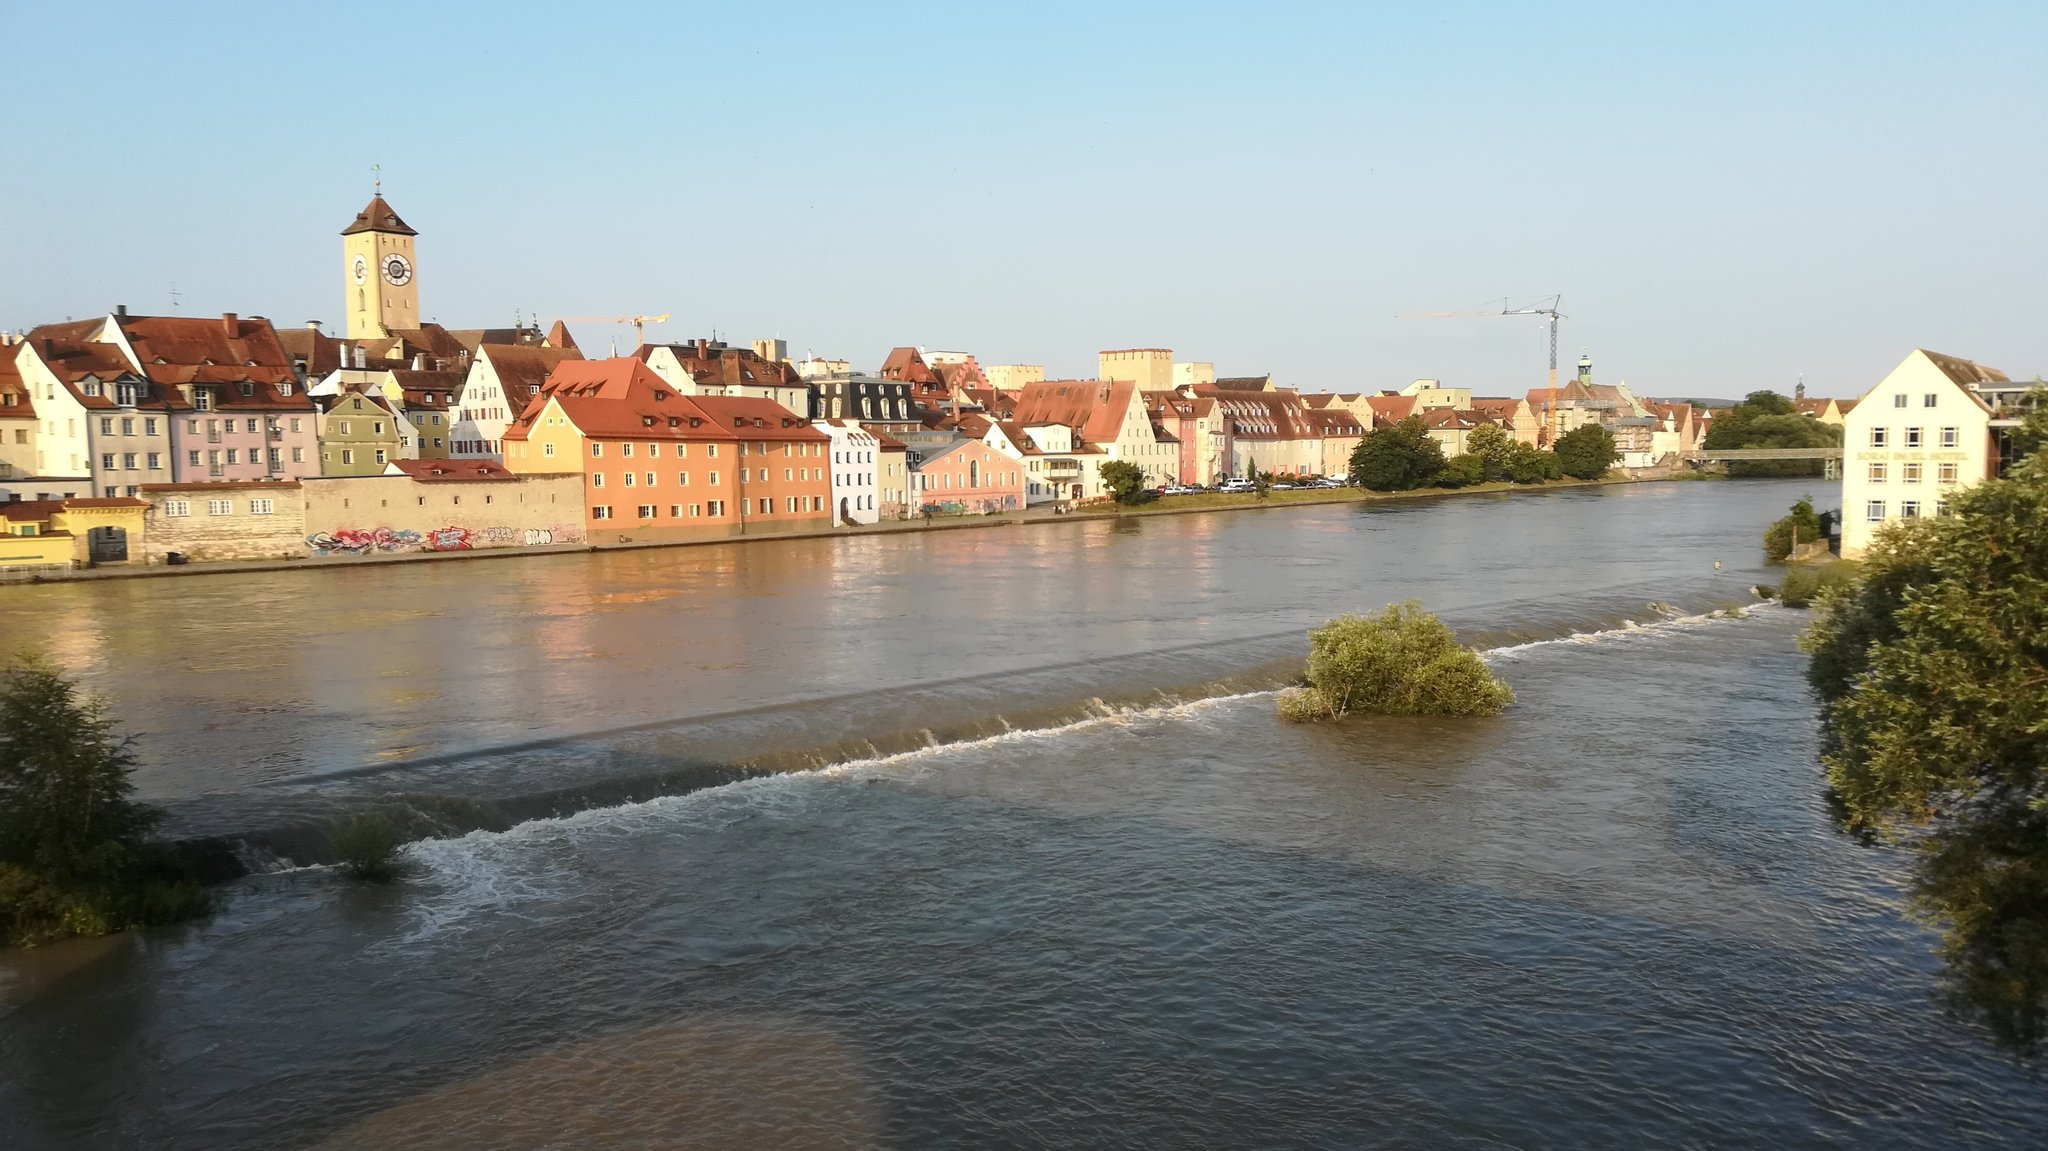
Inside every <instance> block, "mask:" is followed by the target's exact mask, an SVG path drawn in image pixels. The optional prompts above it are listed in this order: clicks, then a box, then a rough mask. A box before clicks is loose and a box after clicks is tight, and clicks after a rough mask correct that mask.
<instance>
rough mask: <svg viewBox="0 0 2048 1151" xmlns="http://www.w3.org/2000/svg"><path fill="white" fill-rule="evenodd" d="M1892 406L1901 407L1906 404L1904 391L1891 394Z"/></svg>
mask: <svg viewBox="0 0 2048 1151" xmlns="http://www.w3.org/2000/svg"><path fill="white" fill-rule="evenodd" d="M1892 406H1893V407H1895V408H1903V407H1905V406H1906V393H1904V392H1900V393H1899V394H1897V395H1895V396H1893V397H1892Z"/></svg>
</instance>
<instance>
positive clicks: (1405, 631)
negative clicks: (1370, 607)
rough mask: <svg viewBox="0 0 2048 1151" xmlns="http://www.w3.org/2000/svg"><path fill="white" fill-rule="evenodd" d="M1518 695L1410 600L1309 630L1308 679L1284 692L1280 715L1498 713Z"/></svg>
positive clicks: (1299, 719)
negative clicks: (1372, 613)
mask: <svg viewBox="0 0 2048 1151" xmlns="http://www.w3.org/2000/svg"><path fill="white" fill-rule="evenodd" d="M1514 700H1515V693H1514V691H1513V689H1511V688H1509V687H1508V685H1507V684H1505V683H1502V682H1501V681H1500V680H1499V679H1498V678H1496V677H1495V676H1494V674H1493V672H1492V670H1491V669H1489V668H1488V667H1487V666H1486V663H1485V661H1483V660H1481V659H1480V658H1479V655H1478V653H1476V652H1474V651H1472V650H1471V649H1469V648H1466V647H1463V646H1461V645H1460V644H1459V643H1458V639H1457V636H1455V635H1453V634H1452V633H1451V629H1450V628H1449V627H1447V626H1445V625H1444V623H1443V621H1442V620H1439V619H1437V618H1436V617H1435V616H1433V615H1431V614H1429V613H1428V612H1426V611H1424V610H1422V605H1421V604H1419V603H1417V602H1415V601H1413V600H1410V601H1408V602H1407V603H1402V604H1391V605H1389V606H1388V607H1387V609H1386V610H1385V611H1383V612H1381V613H1380V614H1379V615H1376V616H1358V615H1346V616H1340V617H1338V618H1337V619H1334V620H1331V621H1330V622H1329V623H1326V624H1324V625H1323V626H1322V627H1319V628H1317V629H1316V630H1315V631H1313V632H1310V633H1309V656H1308V670H1307V672H1306V673H1305V675H1304V676H1303V685H1302V686H1301V687H1298V688H1295V689H1292V690H1290V691H1288V692H1286V693H1283V694H1282V695H1281V697H1280V715H1281V718H1283V719H1287V720H1292V721H1294V722H1298V723H1299V722H1308V721H1311V720H1317V719H1335V718H1338V717H1341V716H1343V715H1346V714H1348V713H1350V712H1353V711H1363V712H1369V713H1373V714H1377V715H1497V714H1499V713H1500V712H1501V710H1502V709H1504V708H1506V707H1507V705H1508V704H1510V703H1513V702H1514Z"/></svg>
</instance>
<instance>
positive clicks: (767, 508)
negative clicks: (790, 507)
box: [761, 496, 775, 516]
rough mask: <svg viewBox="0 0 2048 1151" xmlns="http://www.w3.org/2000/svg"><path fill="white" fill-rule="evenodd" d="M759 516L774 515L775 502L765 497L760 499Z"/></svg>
mask: <svg viewBox="0 0 2048 1151" xmlns="http://www.w3.org/2000/svg"><path fill="white" fill-rule="evenodd" d="M761 514H762V515H764V516H772V515H774V514H775V501H774V500H771V499H768V498H767V497H765V496H764V497H762V499H761Z"/></svg>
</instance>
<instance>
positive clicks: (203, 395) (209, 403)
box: [192, 388, 213, 412]
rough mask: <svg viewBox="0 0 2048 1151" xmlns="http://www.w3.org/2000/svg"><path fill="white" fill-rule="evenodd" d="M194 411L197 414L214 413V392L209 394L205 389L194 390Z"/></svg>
mask: <svg viewBox="0 0 2048 1151" xmlns="http://www.w3.org/2000/svg"><path fill="white" fill-rule="evenodd" d="M192 410H193V411H195V412H210V411H212V410H213V393H212V392H209V391H207V390H206V389H205V388H195V389H193V392H192Z"/></svg>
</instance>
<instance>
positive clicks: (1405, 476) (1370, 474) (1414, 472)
mask: <svg viewBox="0 0 2048 1151" xmlns="http://www.w3.org/2000/svg"><path fill="white" fill-rule="evenodd" d="M1443 466H1444V450H1443V448H1441V447H1439V446H1438V445H1437V442H1436V441H1435V440H1433V439H1431V438H1430V435H1429V428H1428V426H1427V425H1425V424H1424V423H1423V422H1422V417H1421V416H1409V417H1408V418H1407V419H1405V420H1402V421H1401V422H1400V423H1398V424H1395V425H1394V426H1393V427H1390V428H1374V429H1373V430H1372V431H1370V432H1367V433H1366V435H1365V438H1364V439H1362V440H1360V441H1358V446H1357V447H1356V448H1354V449H1352V452H1351V482H1353V483H1355V484H1357V485H1358V486H1360V487H1363V488H1371V489H1372V490H1373V491H1376V492H1405V491H1409V490H1412V489H1414V488H1419V487H1421V486H1423V485H1424V484H1427V483H1429V482H1430V481H1432V480H1434V479H1435V478H1436V474H1437V473H1438V472H1440V471H1442V470H1443Z"/></svg>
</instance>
